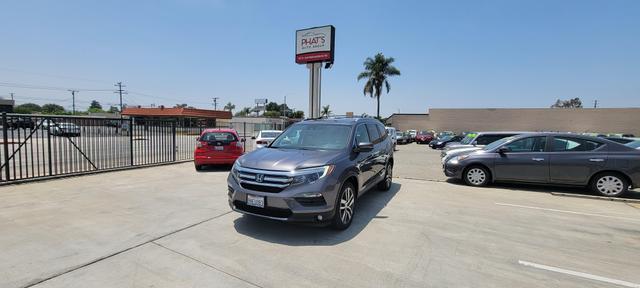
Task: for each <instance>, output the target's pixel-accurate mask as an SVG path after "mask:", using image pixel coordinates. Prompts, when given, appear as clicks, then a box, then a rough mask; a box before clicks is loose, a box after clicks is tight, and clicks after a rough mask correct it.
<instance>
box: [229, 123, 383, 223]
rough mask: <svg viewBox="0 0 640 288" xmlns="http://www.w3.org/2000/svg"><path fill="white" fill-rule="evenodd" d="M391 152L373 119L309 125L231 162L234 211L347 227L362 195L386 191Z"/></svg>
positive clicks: (291, 129) (294, 128) (295, 126)
mask: <svg viewBox="0 0 640 288" xmlns="http://www.w3.org/2000/svg"><path fill="white" fill-rule="evenodd" d="M392 171H393V147H392V144H391V139H390V138H389V137H388V136H387V133H386V132H385V129H384V126H383V125H382V124H381V123H380V122H379V121H377V120H375V119H373V118H335V119H309V120H305V121H301V122H298V123H296V124H293V125H291V126H290V127H289V128H287V129H286V130H285V131H284V132H283V133H282V134H281V135H280V136H278V138H276V139H275V140H274V141H273V142H272V143H271V144H270V145H269V146H267V147H265V148H263V149H258V150H255V151H253V152H250V153H248V154H246V155H244V156H242V157H240V158H239V159H238V161H236V163H235V165H234V167H233V169H232V171H231V173H229V177H228V179H227V183H228V186H229V205H230V206H231V209H233V210H234V211H237V212H240V213H244V214H249V215H254V216H258V217H263V218H269V219H275V220H280V221H288V222H311V223H326V224H330V225H332V226H333V227H334V228H336V229H346V228H347V227H349V225H351V222H352V220H353V217H354V215H355V213H356V207H357V205H356V203H357V201H358V199H359V197H360V196H362V195H363V194H365V193H366V192H367V191H369V190H371V189H373V188H376V187H377V188H378V189H379V190H389V189H390V188H391V181H392V173H393V172H392Z"/></svg>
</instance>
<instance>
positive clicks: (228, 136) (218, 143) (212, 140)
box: [193, 129, 244, 171]
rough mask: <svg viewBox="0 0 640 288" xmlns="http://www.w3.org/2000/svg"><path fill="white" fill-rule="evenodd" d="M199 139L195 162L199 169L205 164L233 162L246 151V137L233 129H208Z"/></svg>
mask: <svg viewBox="0 0 640 288" xmlns="http://www.w3.org/2000/svg"><path fill="white" fill-rule="evenodd" d="M197 141H198V142H197V143H196V149H195V151H194V152H193V162H194V164H195V166H196V170H198V171H199V170H202V166H204V165H222V164H227V165H230V164H233V162H235V161H236V159H238V157H240V156H242V154H243V153H244V148H243V146H244V145H242V144H243V143H242V142H244V139H242V140H241V139H240V137H239V136H238V133H237V132H236V130H233V129H206V130H204V131H202V134H200V137H198V139H197Z"/></svg>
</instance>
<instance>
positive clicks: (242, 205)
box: [227, 173, 340, 223]
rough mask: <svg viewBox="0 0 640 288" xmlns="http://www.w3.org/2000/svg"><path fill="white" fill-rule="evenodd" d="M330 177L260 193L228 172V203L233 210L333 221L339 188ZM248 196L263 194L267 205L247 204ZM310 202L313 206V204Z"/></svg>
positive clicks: (280, 217)
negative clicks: (315, 195)
mask: <svg viewBox="0 0 640 288" xmlns="http://www.w3.org/2000/svg"><path fill="white" fill-rule="evenodd" d="M332 181H333V180H332V179H331V178H328V179H321V180H318V181H317V182H315V183H311V184H303V185H298V186H289V187H287V188H286V189H284V190H282V191H280V192H278V193H271V192H261V191H255V190H250V189H246V188H244V187H242V186H241V185H240V184H239V183H238V182H237V181H236V179H235V178H234V177H233V176H232V174H231V173H229V176H228V177H227V185H228V202H229V207H231V209H232V210H233V211H236V212H239V213H243V214H248V215H253V216H258V217H262V218H267V219H272V220H278V221H286V222H306V223H321V222H326V221H328V220H331V219H332V218H333V216H334V213H335V203H336V199H337V194H338V191H339V189H340V187H339V185H337V184H336V183H337V181H336V183H331V182H332ZM304 193H320V194H322V197H314V198H304V197H301V195H302V194H304ZM247 195H253V196H262V197H264V208H260V207H253V206H249V205H247ZM310 204H311V205H310Z"/></svg>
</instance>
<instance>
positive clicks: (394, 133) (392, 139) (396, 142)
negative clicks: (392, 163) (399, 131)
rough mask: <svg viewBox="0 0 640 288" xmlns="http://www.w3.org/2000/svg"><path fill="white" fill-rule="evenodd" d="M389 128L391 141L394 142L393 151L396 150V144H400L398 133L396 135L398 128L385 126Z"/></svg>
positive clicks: (388, 132)
mask: <svg viewBox="0 0 640 288" xmlns="http://www.w3.org/2000/svg"><path fill="white" fill-rule="evenodd" d="M384 129H386V130H387V134H388V135H389V137H391V142H392V143H393V151H395V150H396V146H397V145H398V140H397V139H396V138H397V137H398V135H396V128H393V127H384Z"/></svg>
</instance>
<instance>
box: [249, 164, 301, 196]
mask: <svg viewBox="0 0 640 288" xmlns="http://www.w3.org/2000/svg"><path fill="white" fill-rule="evenodd" d="M237 169H238V174H237V176H238V180H239V182H240V186H242V188H245V189H249V190H253V191H260V192H266V193H279V192H281V191H282V190H284V189H285V188H287V187H289V185H291V181H293V178H292V177H291V176H289V172H285V171H271V170H261V169H251V168H245V167H239V168H237Z"/></svg>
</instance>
